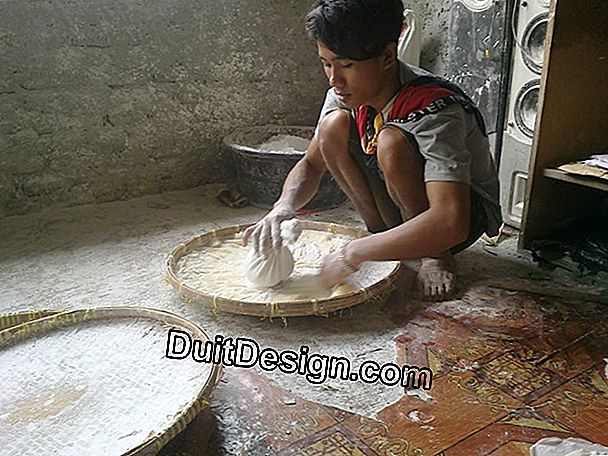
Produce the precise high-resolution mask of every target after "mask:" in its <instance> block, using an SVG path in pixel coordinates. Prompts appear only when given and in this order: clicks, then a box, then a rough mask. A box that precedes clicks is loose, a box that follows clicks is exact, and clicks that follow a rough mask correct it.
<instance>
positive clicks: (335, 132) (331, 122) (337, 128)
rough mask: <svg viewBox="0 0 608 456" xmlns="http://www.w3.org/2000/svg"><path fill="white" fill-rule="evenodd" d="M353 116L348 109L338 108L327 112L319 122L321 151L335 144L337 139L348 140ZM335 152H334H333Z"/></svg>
mask: <svg viewBox="0 0 608 456" xmlns="http://www.w3.org/2000/svg"><path fill="white" fill-rule="evenodd" d="M350 123H351V116H350V113H349V112H348V111H345V110H343V109H337V110H335V111H333V112H330V113H329V114H327V115H326V116H325V117H323V119H321V121H320V122H319V130H318V138H317V140H318V141H319V145H320V147H321V153H322V154H323V155H325V153H324V150H326V149H327V148H326V147H325V146H327V145H328V144H330V143H332V145H333V144H335V141H336V140H338V141H348V137H349V133H350ZM332 153H333V152H332Z"/></svg>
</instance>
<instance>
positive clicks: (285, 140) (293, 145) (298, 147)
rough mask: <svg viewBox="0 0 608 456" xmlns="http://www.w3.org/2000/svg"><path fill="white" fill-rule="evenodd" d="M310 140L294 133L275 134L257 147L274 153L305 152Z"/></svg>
mask: <svg viewBox="0 0 608 456" xmlns="http://www.w3.org/2000/svg"><path fill="white" fill-rule="evenodd" d="M309 144H310V140H308V139H305V138H302V137H300V136H294V135H274V136H273V137H271V138H270V139H269V140H268V141H266V142H265V143H263V144H260V145H259V146H257V147H256V148H257V149H258V150H260V151H263V152H268V153H273V154H303V153H304V152H306V150H307V149H308V145H309Z"/></svg>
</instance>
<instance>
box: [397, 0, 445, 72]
mask: <svg viewBox="0 0 608 456" xmlns="http://www.w3.org/2000/svg"><path fill="white" fill-rule="evenodd" d="M403 4H404V5H405V7H406V8H408V9H411V10H412V11H414V13H415V14H416V18H417V20H418V24H419V25H421V26H422V49H421V52H420V66H421V67H422V68H425V69H427V70H429V71H431V72H433V73H435V74H438V75H440V76H444V77H445V76H447V73H448V71H447V69H448V65H447V62H448V60H447V58H448V57H447V56H448V48H447V44H448V31H449V28H450V6H451V4H452V0H436V1H430V0H429V1H425V2H419V1H413V0H404V1H403Z"/></svg>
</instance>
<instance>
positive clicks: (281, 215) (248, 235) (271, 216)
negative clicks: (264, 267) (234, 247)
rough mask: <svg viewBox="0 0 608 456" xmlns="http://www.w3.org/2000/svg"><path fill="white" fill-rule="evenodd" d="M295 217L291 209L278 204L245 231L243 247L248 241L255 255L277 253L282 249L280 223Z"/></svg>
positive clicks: (285, 205)
mask: <svg viewBox="0 0 608 456" xmlns="http://www.w3.org/2000/svg"><path fill="white" fill-rule="evenodd" d="M294 216H295V211H294V209H293V207H291V206H289V205H287V204H278V205H275V206H274V208H273V209H272V210H271V211H270V212H269V213H268V214H266V215H265V216H264V218H262V220H260V221H259V222H258V223H256V224H255V225H253V226H250V227H249V228H247V229H246V230H245V234H244V235H243V245H244V246H246V245H247V243H248V242H249V240H251V244H252V245H253V249H254V250H255V252H256V253H258V254H261V255H262V256H264V257H267V256H268V255H269V254H270V253H271V251H272V250H273V249H274V250H275V251H279V250H280V249H281V247H282V239H281V222H282V221H283V220H287V219H290V218H292V217H294Z"/></svg>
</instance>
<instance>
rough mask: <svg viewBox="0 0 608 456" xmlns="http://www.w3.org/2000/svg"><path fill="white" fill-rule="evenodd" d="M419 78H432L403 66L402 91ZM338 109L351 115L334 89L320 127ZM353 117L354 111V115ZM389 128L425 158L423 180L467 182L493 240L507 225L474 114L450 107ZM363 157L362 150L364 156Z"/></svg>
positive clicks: (485, 141) (486, 145)
mask: <svg viewBox="0 0 608 456" xmlns="http://www.w3.org/2000/svg"><path fill="white" fill-rule="evenodd" d="M420 76H427V77H433V75H432V74H431V73H429V72H427V71H425V70H423V69H421V68H418V67H414V66H411V65H408V64H405V63H402V62H399V78H400V81H401V84H402V86H405V85H407V84H409V83H410V82H412V81H413V80H414V79H416V78H418V77H420ZM336 109H349V108H348V107H347V106H346V105H345V104H344V103H342V102H341V101H340V99H339V98H338V97H337V96H336V94H335V92H334V89H333V88H331V89H329V90H328V91H327V94H326V97H325V102H324V103H323V107H322V109H321V114H320V116H319V121H320V120H321V119H322V118H323V117H324V116H325V115H327V114H328V113H330V112H332V111H334V110H336ZM351 114H352V115H353V116H354V115H355V113H354V110H351ZM386 125H390V126H394V127H397V128H400V129H401V130H403V131H404V132H406V133H407V136H408V137H409V138H410V139H411V140H412V142H413V143H414V144H415V145H416V146H417V147H418V150H419V152H420V154H421V155H422V157H423V158H424V162H425V163H424V180H425V182H431V181H455V182H465V183H467V184H469V185H470V186H471V189H472V190H473V191H474V192H475V193H476V194H477V195H479V196H480V197H481V203H482V207H483V210H484V212H485V219H486V221H487V226H486V233H487V234H489V235H491V236H494V235H496V234H498V230H499V228H500V225H501V223H502V216H501V211H500V205H499V204H500V203H499V197H498V192H499V185H498V177H497V173H496V167H495V165H494V160H493V159H492V155H491V154H490V148H489V142H488V138H487V136H486V135H485V133H484V132H483V131H482V128H481V126H480V125H479V122H478V120H477V119H476V117H475V114H473V113H472V112H467V111H466V110H465V109H464V108H463V106H462V105H461V104H460V103H452V104H449V105H447V106H445V107H443V108H442V109H439V110H433V112H431V113H427V114H425V115H423V116H419V117H416V118H415V119H414V120H412V121H408V122H391V121H390V119H388V120H387V122H386V123H385V126H386ZM360 153H363V150H361V151H360Z"/></svg>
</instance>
